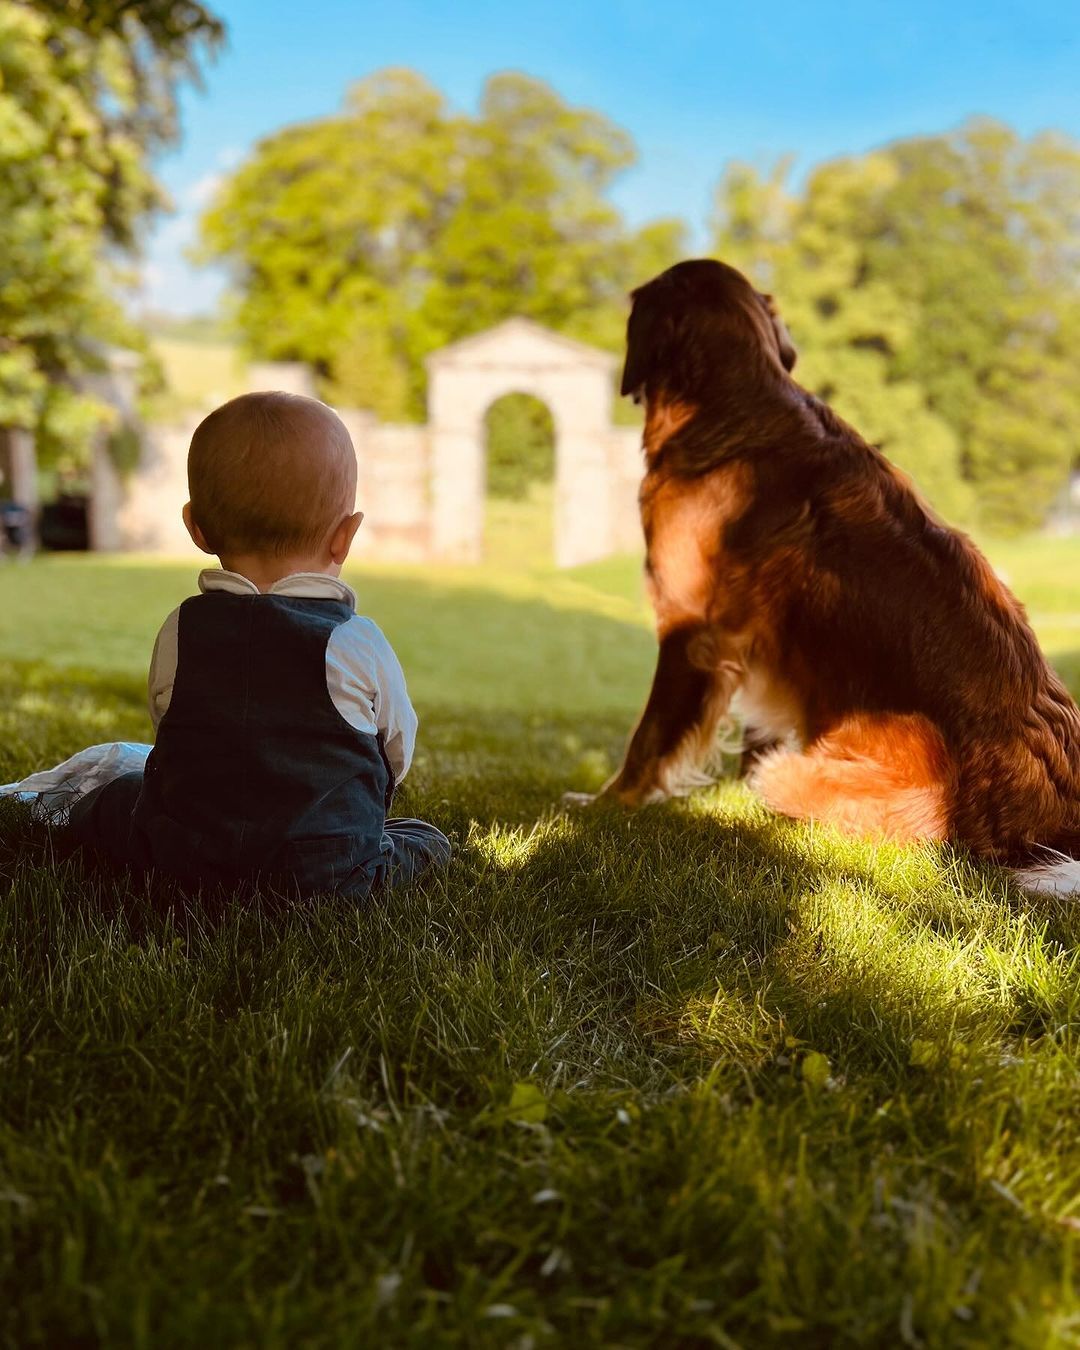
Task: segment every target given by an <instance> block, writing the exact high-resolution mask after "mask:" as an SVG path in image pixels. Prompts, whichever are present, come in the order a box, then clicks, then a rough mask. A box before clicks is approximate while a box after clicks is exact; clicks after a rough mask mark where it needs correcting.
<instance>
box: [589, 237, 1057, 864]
mask: <svg viewBox="0 0 1080 1350" xmlns="http://www.w3.org/2000/svg"><path fill="white" fill-rule="evenodd" d="M794 363H795V351H794V348H793V347H792V345H791V341H790V338H789V337H788V334H787V332H786V330H785V329H784V327H783V324H782V323H781V321H780V320H779V318H778V316H777V314H776V311H775V309H774V307H773V304H772V301H771V299H770V298H769V297H768V296H763V295H761V294H760V293H759V292H758V291H756V290H755V289H754V288H753V286H751V285H750V283H749V282H748V281H747V280H746V279H745V278H744V277H743V276H742V275H741V274H740V273H738V272H737V271H735V270H734V269H733V268H731V267H727V266H725V265H724V264H722V263H718V262H712V261H700V262H686V263H680V264H679V265H678V266H676V267H673V268H671V269H670V270H669V271H667V272H665V273H664V274H663V275H661V276H660V277H658V278H656V280H654V281H652V282H650V283H649V284H648V285H647V286H644V287H642V288H641V289H639V290H638V291H636V292H635V293H634V304H633V309H632V312H631V316H630V321H629V325H628V338H627V357H626V366H625V370H624V375H623V393H631V394H634V395H635V396H636V397H638V398H642V399H644V402H645V408H646V418H645V432H644V450H645V460H646V469H645V478H644V481H643V483H642V487H641V515H642V523H643V526H644V531H645V540H646V546H647V564H646V572H647V577H648V585H649V591H650V595H651V598H652V603H653V607H654V610H655V613H656V621H657V632H658V637H659V647H660V649H659V657H658V662H657V669H656V675H655V678H654V681H653V687H652V691H651V693H650V695H649V699H648V703H647V705H646V708H645V711H644V713H643V714H642V717H641V720H640V721H639V723H638V726H637V728H636V730H635V731H634V734H633V736H632V738H631V740H630V744H629V747H628V749H627V752H626V757H625V761H624V763H623V765H622V767H621V768H620V770H619V771H618V773H617V774H616V775H615V776H614V778H613V779H612V780H611V781H610V782H609V783H608V784H607V786H606V788H605V789H604V792H605V793H606V794H608V795H610V796H614V797H617V798H618V799H620V800H621V801H623V802H626V803H628V804H631V805H638V804H641V803H644V802H650V801H657V800H661V799H662V798H664V797H667V796H670V795H672V794H675V793H679V792H681V791H685V790H686V789H687V788H688V787H689V786H693V785H695V784H696V783H700V782H701V781H702V773H701V769H702V764H703V761H704V759H705V757H706V756H707V754H708V752H709V750H710V747H711V745H712V743H713V740H714V737H715V733H716V729H717V726H718V724H719V723H720V720H721V719H722V718H723V717H724V716H725V715H726V713H727V712H728V709H729V706H730V705H731V704H732V701H733V700H735V701H736V703H737V704H738V702H739V701H741V703H742V712H743V715H744V717H745V720H746V723H747V743H748V747H749V750H748V758H751V759H753V760H755V761H756V762H755V763H754V766H753V770H752V774H753V781H754V783H755V784H756V786H757V787H758V789H759V791H760V792H761V794H762V796H763V797H764V799H765V801H766V802H767V803H769V805H771V806H772V807H774V808H775V809H776V810H777V811H780V812H783V813H784V814H786V815H790V816H796V817H800V818H805V819H816V820H823V821H829V822H831V823H833V824H835V825H836V826H838V827H839V828H841V829H843V830H846V831H848V832H850V833H854V834H859V835H868V836H877V837H883V838H889V839H894V840H915V839H948V840H952V841H954V842H956V843H959V844H963V845H966V846H967V847H969V848H970V849H972V850H973V851H974V852H975V853H977V854H980V855H983V856H986V857H989V858H994V859H997V860H999V861H1002V862H1007V863H1010V864H1014V865H1017V864H1020V865H1023V864H1030V863H1031V862H1032V860H1033V859H1036V858H1038V857H1039V856H1040V850H1042V849H1054V850H1064V851H1066V852H1069V851H1072V850H1074V849H1075V848H1076V846H1077V845H1078V844H1080V711H1078V709H1077V707H1076V705H1075V704H1074V702H1073V701H1072V699H1071V698H1070V697H1069V695H1068V693H1067V692H1066V690H1065V688H1064V687H1063V685H1062V684H1061V682H1060V680H1059V679H1058V678H1057V676H1056V675H1055V674H1054V673H1053V671H1051V670H1050V668H1049V667H1048V666H1047V664H1046V661H1045V660H1044V658H1043V656H1042V653H1041V652H1040V650H1039V647H1038V643H1037V642H1036V640H1035V637H1034V635H1033V633H1032V631H1031V629H1030V627H1029V626H1028V623H1027V620H1026V618H1025V615H1024V611H1023V609H1022V608H1021V606H1020V605H1019V604H1018V603H1017V601H1016V600H1015V599H1014V598H1013V596H1012V595H1011V594H1010V593H1009V591H1008V590H1007V589H1006V588H1005V586H1004V585H1003V584H1002V583H1001V581H1000V580H999V579H998V578H997V576H996V575H995V574H994V572H993V570H992V569H991V567H990V566H989V564H988V563H987V562H986V560H985V559H984V558H983V556H982V555H981V554H980V553H979V551H978V550H977V549H976V548H975V546H974V544H972V543H971V541H970V540H969V539H967V538H966V537H965V536H964V535H962V534H960V533H958V532H957V531H955V530H952V529H950V528H948V527H947V526H946V525H944V524H943V523H942V522H941V521H940V520H939V519H938V518H937V517H936V516H935V515H934V514H933V512H932V511H930V510H929V508H928V507H927V506H926V505H925V504H924V503H923V502H922V501H921V500H920V498H919V497H918V495H917V493H916V492H915V491H914V489H913V488H912V486H911V484H910V483H909V482H908V481H907V479H906V478H905V477H904V476H903V475H902V474H901V473H900V472H899V471H898V470H897V469H896V468H895V467H894V466H893V465H892V464H890V463H889V461H888V460H887V459H886V458H885V457H884V456H883V455H882V454H881V453H880V452H879V451H878V450H876V449H875V448H874V447H872V446H870V445H868V444H867V443H866V442H865V441H864V440H863V439H862V438H861V437H860V436H859V435H858V433H857V432H856V431H854V430H853V429H852V428H851V427H849V426H848V425H847V424H846V423H844V422H843V421H841V419H840V418H839V417H837V416H836V415H835V414H834V413H833V412H832V411H831V410H830V409H829V408H828V407H826V406H825V405H824V404H823V403H821V402H820V401H819V400H817V399H816V398H814V397H813V396H812V395H810V394H809V393H807V391H806V390H804V389H802V388H801V387H800V386H799V385H798V384H797V383H796V382H795V380H794V379H793V378H792V376H791V373H790V372H791V369H792V367H793V366H794Z"/></svg>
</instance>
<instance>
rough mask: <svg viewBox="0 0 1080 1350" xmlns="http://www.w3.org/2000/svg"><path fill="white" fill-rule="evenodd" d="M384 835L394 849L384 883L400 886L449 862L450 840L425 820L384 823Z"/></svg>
mask: <svg viewBox="0 0 1080 1350" xmlns="http://www.w3.org/2000/svg"><path fill="white" fill-rule="evenodd" d="M386 835H387V837H388V838H389V840H390V842H391V843H392V844H393V846H394V852H393V855H392V856H391V857H390V858H388V859H387V868H386V873H385V874H384V878H383V879H384V880H385V881H386V882H388V883H389V884H390V885H392V886H395V885H400V884H402V883H404V882H409V881H413V880H415V878H416V877H418V876H419V875H420V874H421V872H426V871H427V870H428V868H431V867H445V866H446V864H447V863H448V862H449V861H450V840H449V839H447V837H446V835H445V834H443V832H442V830H438V829H436V828H435V826H434V825H429V824H428V823H427V821H426V820H409V819H408V818H407V817H405V816H402V817H399V818H397V819H394V818H391V819H389V820H387V822H386Z"/></svg>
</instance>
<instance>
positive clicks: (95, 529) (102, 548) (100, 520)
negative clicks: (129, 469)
mask: <svg viewBox="0 0 1080 1350" xmlns="http://www.w3.org/2000/svg"><path fill="white" fill-rule="evenodd" d="M124 495H125V494H124V484H123V482H122V480H121V478H120V474H119V473H118V472H117V469H116V465H115V464H114V463H113V461H112V456H111V455H110V454H109V443H108V437H107V436H99V437H98V438H97V440H96V441H95V442H94V449H93V452H92V454H91V458H90V502H89V505H88V507H87V513H86V527H87V534H88V535H89V544H90V548H91V550H92V551H93V552H94V553H116V552H117V551H118V550H119V549H120V548H121V547H122V544H123V540H122V537H121V529H120V509H121V507H122V506H123V505H124Z"/></svg>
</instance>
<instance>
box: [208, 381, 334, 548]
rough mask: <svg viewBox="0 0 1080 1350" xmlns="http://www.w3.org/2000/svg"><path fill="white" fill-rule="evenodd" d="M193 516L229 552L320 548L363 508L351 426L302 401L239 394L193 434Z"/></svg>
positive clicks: (294, 397) (211, 542)
mask: <svg viewBox="0 0 1080 1350" xmlns="http://www.w3.org/2000/svg"><path fill="white" fill-rule="evenodd" d="M188 495H189V496H190V498H191V515H192V518H193V519H194V521H195V523H196V524H197V525H198V526H199V528H200V529H201V530H202V532H203V536H204V537H205V539H206V542H207V544H208V545H209V546H210V548H211V549H212V550H213V552H214V553H217V554H218V555H219V556H220V555H221V554H222V553H241V554H243V553H263V554H275V555H277V556H279V557H288V556H290V555H292V554H298V553H303V552H306V551H308V550H311V549H314V548H317V547H318V546H319V545H320V544H322V543H323V542H324V541H325V540H326V538H327V536H328V535H329V534H330V532H331V531H332V530H333V529H334V527H335V526H336V525H337V524H339V523H340V521H341V520H342V519H343V518H344V517H345V516H347V515H349V514H350V513H351V512H352V510H353V506H354V504H355V497H356V453H355V451H354V449H353V443H352V440H351V438H350V436H349V433H348V431H347V430H346V428H345V424H344V423H343V422H342V421H341V419H340V418H339V417H338V416H337V414H336V413H334V412H333V411H332V410H331V409H330V408H328V407H327V406H326V404H325V403H319V402H318V401H317V400H316V399H313V398H304V397H302V396H301V395H300V394H284V393H260V394H241V396H240V397H239V398H234V399H231V400H230V401H229V402H228V403H225V404H223V405H222V406H221V407H220V408H217V409H215V410H214V412H212V413H211V414H210V415H209V416H208V417H205V418H204V419H203V420H202V421H201V422H200V423H199V425H198V426H197V427H196V428H195V434H194V436H192V438H191V448H190V449H189V451H188Z"/></svg>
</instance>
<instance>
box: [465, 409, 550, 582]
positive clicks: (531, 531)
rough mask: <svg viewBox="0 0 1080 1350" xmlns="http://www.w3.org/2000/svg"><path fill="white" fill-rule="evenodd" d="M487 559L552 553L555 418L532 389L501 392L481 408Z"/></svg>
mask: <svg viewBox="0 0 1080 1350" xmlns="http://www.w3.org/2000/svg"><path fill="white" fill-rule="evenodd" d="M484 441H485V464H486V489H487V491H486V498H485V503H484V540H483V552H484V559H485V561H487V562H494V563H503V562H505V563H507V564H511V565H512V564H515V563H528V564H532V565H536V564H541V565H550V563H552V562H553V561H554V558H555V462H556V439H555V421H554V418H553V417H552V415H551V409H550V408H549V407H548V406H547V404H546V403H544V402H542V401H541V400H540V399H538V398H535V397H534V396H533V395H532V394H504V395H503V396H502V398H498V399H496V400H495V402H494V403H492V404H491V405H490V407H489V408H488V410H487V412H486V413H485V414H484Z"/></svg>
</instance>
